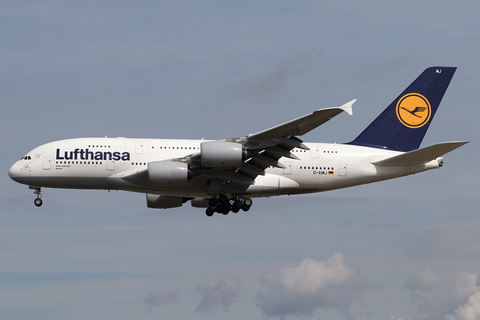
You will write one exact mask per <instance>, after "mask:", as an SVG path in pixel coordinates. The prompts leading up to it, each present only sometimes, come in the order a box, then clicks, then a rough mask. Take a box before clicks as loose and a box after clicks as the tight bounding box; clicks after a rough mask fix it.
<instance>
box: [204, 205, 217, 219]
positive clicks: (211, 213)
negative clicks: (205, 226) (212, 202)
mask: <svg viewBox="0 0 480 320" xmlns="http://www.w3.org/2000/svg"><path fill="white" fill-rule="evenodd" d="M214 213H215V210H214V209H213V208H212V207H208V208H207V210H206V211H205V214H206V215H207V216H209V217H211V216H213V214H214Z"/></svg>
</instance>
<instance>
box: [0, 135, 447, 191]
mask: <svg viewBox="0 0 480 320" xmlns="http://www.w3.org/2000/svg"><path fill="white" fill-rule="evenodd" d="M202 142H206V141H205V140H171V139H127V138H79V139H68V140H60V141H55V142H51V143H47V144H44V145H42V146H40V147H37V148H35V149H33V150H32V151H30V152H29V153H28V154H27V156H25V157H24V158H23V159H22V160H19V161H17V162H16V163H15V164H14V165H13V166H12V167H11V168H10V171H9V175H10V176H11V177H12V179H14V180H15V181H17V182H20V183H23V184H27V185H31V186H34V187H50V188H72V189H117V190H126V191H132V192H141V193H151V194H162V195H171V196H181V197H204V198H208V197H211V196H212V195H214V194H215V190H213V189H212V188H211V186H209V185H208V181H209V180H210V179H211V177H203V176H199V177H195V178H193V179H192V180H189V181H188V182H187V183H186V184H183V185H180V186H174V187H173V186H172V187H163V188H162V187H158V186H151V185H149V184H148V183H146V181H147V179H146V171H147V168H148V163H149V162H152V161H160V160H167V159H175V158H183V157H185V156H188V155H191V154H196V153H199V152H200V144H201V143H202ZM305 145H306V146H307V147H308V148H310V150H302V149H293V150H292V153H293V154H294V155H295V156H297V157H298V158H299V159H298V160H293V159H289V158H281V159H280V160H279V162H280V163H282V164H283V165H284V166H285V167H286V168H285V169H280V168H272V167H270V168H267V169H266V170H265V175H260V176H258V177H256V179H255V183H254V184H252V185H250V186H249V187H248V189H247V190H246V191H244V192H242V194H243V195H248V196H249V197H266V196H274V195H283V194H301V193H312V192H320V191H327V190H333V189H339V188H345V187H350V186H355V185H360V184H365V183H371V182H375V181H380V180H385V179H391V178H396V177H400V176H404V175H409V174H413V173H417V172H420V171H425V170H428V169H433V168H437V167H439V166H440V163H439V161H437V160H433V161H430V162H428V163H426V164H422V165H416V166H399V167H391V166H390V167H382V166H376V165H374V164H372V162H375V161H379V160H382V159H386V158H390V157H392V156H396V155H399V154H401V153H402V152H397V151H389V150H382V149H378V148H370V147H361V146H355V145H348V144H327V143H305ZM126 176H128V177H129V178H128V179H124V178H125V177H126ZM122 177H123V178H122ZM223 193H225V194H235V193H236V191H235V190H234V189H232V190H229V189H228V187H227V189H225V190H224V192H223Z"/></svg>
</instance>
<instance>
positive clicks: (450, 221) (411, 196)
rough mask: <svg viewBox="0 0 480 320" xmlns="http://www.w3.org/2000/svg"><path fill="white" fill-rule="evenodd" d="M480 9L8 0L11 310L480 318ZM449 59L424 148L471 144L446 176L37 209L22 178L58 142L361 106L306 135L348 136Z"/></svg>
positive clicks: (2, 234)
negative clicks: (155, 203)
mask: <svg viewBox="0 0 480 320" xmlns="http://www.w3.org/2000/svg"><path fill="white" fill-rule="evenodd" d="M479 9H480V6H479V4H478V3H477V2H475V1H460V2H454V1H442V0H441V1H424V2H418V1H402V2H397V1H384V2H378V1H362V2H357V1H349V0H346V1H322V2H318V1H261V2H258V1H242V2H225V1H204V2H198V1H161V2H152V1H141V2H135V3H134V2H129V1H120V2H119V1H102V2H101V3H98V2H95V1H76V2H69V1H35V2H29V1H22V2H18V1H4V2H3V3H2V10H1V12H0V42H1V43H2V46H1V48H0V52H1V56H2V59H1V60H0V73H1V77H0V96H1V97H2V99H1V101H2V103H1V108H2V117H0V133H1V135H0V139H1V142H2V146H3V152H2V157H1V158H0V163H1V168H3V171H4V175H3V176H2V177H1V180H0V190H1V191H2V195H1V196H0V217H1V221H2V223H1V224H0V257H1V264H0V317H2V318H8V319H31V318H33V317H35V318H36V319H85V318H89V319H158V318H174V319H192V318H196V319H207V318H208V319H247V318H248V319H261V318H271V319H294V318H297V317H298V318H299V319H375V320H377V319H387V320H400V319H403V320H407V319H408V320H416V319H445V320H453V319H455V320H467V319H468V320H470V319H478V318H479V317H480V280H478V275H479V273H480V267H479V265H480V245H479V244H480V236H479V235H478V232H477V226H478V223H479V222H480V217H479V216H478V212H479V207H480V197H479V194H478V190H480V188H479V187H480V186H479V182H478V176H479V169H478V167H476V166H475V159H477V158H478V157H479V156H480V154H479V150H478V142H479V139H478V136H479V133H480V130H479V127H478V120H477V119H478V118H479V117H480V109H479V108H477V100H478V99H476V97H477V94H478V88H477V87H478V83H480V63H479V59H478V52H479V45H478V43H480V41H479V40H480V32H479V31H478V30H480V22H479V20H478V12H479ZM434 65H445V66H455V67H458V69H457V72H456V74H455V76H454V78H453V80H452V82H451V85H450V87H449V89H448V90H447V93H446V95H445V97H444V99H443V101H442V104H441V105H440V109H439V110H438V112H437V114H436V116H435V119H434V121H433V123H432V125H431V126H430V129H429V131H428V133H427V135H426V137H425V139H424V141H423V144H422V145H423V146H427V145H430V144H433V143H437V142H442V141H452V140H468V141H471V142H470V143H469V144H467V145H466V146H464V147H462V148H460V149H458V150H455V151H454V152H452V153H450V154H448V155H447V156H445V166H444V167H443V168H441V169H440V170H432V171H429V172H425V173H421V174H417V175H414V176H409V177H405V178H400V179H396V180H392V181H385V182H380V183H376V184H371V185H366V186H360V187H354V188H350V189H345V190H338V191H333V192H328V193H323V194H315V195H308V196H292V197H287V196H286V197H276V198H269V199H255V200H254V205H253V207H252V209H251V210H250V211H249V212H248V213H242V214H236V215H235V214H230V215H228V216H220V215H215V216H213V217H212V218H207V217H206V216H205V214H204V211H203V210H201V209H200V210H199V209H194V208H191V207H190V206H189V205H186V206H185V207H183V208H180V209H172V210H168V211H163V210H161V211H157V210H152V209H148V208H147V207H146V203H145V196H144V195H142V194H133V193H126V192H110V193H109V192H108V191H84V190H54V189H45V190H44V192H43V200H44V205H43V206H42V207H41V208H36V207H35V206H34V205H33V199H34V195H33V194H32V192H31V190H28V188H27V187H26V186H23V185H19V184H16V183H15V182H13V181H11V180H10V179H9V177H8V175H7V171H8V168H9V167H10V165H11V164H13V163H14V162H15V161H16V160H18V159H20V158H21V157H22V156H23V155H25V154H26V152H28V151H29V150H31V149H33V148H34V147H36V146H38V145H41V144H43V143H46V142H50V141H54V140H59V139H66V138H75V137H90V136H99V137H104V136H105V135H108V136H111V137H115V136H124V137H135V138H136V137H145V138H192V139H195V138H202V137H204V138H206V139H222V138H230V137H237V136H244V135H246V134H248V133H253V132H258V131H261V130H263V129H266V128H269V127H272V126H274V125H277V124H279V123H283V122H285V121H288V120H290V119H293V118H296V117H299V116H302V115H304V114H306V113H309V112H311V111H313V110H316V109H319V108H324V107H329V106H338V105H341V104H344V103H346V102H347V101H350V100H351V99H358V101H357V102H356V103H355V105H354V107H353V109H354V115H353V116H348V115H346V114H342V115H339V116H338V117H336V118H335V119H334V120H332V121H330V122H328V123H327V124H325V125H323V126H321V127H320V128H318V129H316V130H314V131H312V132H310V133H309V134H308V135H306V136H305V137H304V140H305V141H318V142H339V143H341V142H348V141H351V140H353V139H354V138H355V137H356V136H357V135H358V134H359V133H360V132H361V131H362V130H363V129H364V128H365V127H366V126H367V125H368V124H369V123H370V122H371V121H372V120H373V119H374V118H375V117H376V116H377V115H378V114H379V113H380V112H381V111H383V109H384V108H385V107H386V106H387V105H388V104H389V103H390V102H391V101H392V100H393V99H394V98H395V97H396V96H397V95H398V94H399V93H401V92H402V91H403V89H404V88H406V86H407V85H409V84H410V83H411V82H412V81H413V80H414V79H415V78H416V77H417V76H418V75H419V74H420V73H421V72H422V71H423V70H424V69H425V68H427V67H430V66H434ZM292 279H293V280H294V281H293V280H292ZM292 281H293V282H292ZM295 283H296V285H295ZM306 288H308V290H307V289H306Z"/></svg>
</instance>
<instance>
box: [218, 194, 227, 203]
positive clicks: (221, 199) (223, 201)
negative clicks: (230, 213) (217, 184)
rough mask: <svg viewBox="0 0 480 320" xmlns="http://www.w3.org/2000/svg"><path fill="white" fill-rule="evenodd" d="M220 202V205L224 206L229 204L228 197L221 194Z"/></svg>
mask: <svg viewBox="0 0 480 320" xmlns="http://www.w3.org/2000/svg"><path fill="white" fill-rule="evenodd" d="M218 201H220V203H222V204H224V205H225V204H228V203H229V202H228V197H227V196H226V195H224V194H221V195H220V196H219V197H218Z"/></svg>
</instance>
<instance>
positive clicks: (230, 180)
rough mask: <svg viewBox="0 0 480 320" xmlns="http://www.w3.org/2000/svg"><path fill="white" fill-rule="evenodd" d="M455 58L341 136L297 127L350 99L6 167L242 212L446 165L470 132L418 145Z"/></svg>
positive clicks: (31, 176) (156, 199) (32, 176)
mask: <svg viewBox="0 0 480 320" xmlns="http://www.w3.org/2000/svg"><path fill="white" fill-rule="evenodd" d="M455 71H456V68H455V67H430V68H427V69H426V70H425V71H424V72H423V73H422V74H420V76H418V78H417V79H416V80H414V81H413V82H412V84H411V85H410V86H408V87H407V89H405V90H404V91H403V92H402V93H401V94H400V95H399V96H398V97H397V98H396V99H395V100H394V101H393V102H392V103H391V104H390V105H389V106H388V107H387V108H386V109H385V110H384V111H383V112H382V113H381V114H380V115H379V116H378V117H377V118H376V119H375V120H374V121H373V122H372V123H371V124H370V125H369V126H368V127H367V128H366V129H365V130H364V131H363V132H362V133H360V135H359V136H358V137H357V138H355V139H354V140H353V141H351V142H348V143H343V144H342V143H338V144H337V143H335V144H329V143H307V142H303V141H302V140H301V139H300V138H299V136H302V135H304V134H306V133H307V132H310V131H311V130H313V129H315V128H317V127H318V126H320V125H322V124H323V123H325V122H327V121H329V120H330V119H332V118H333V117H335V116H337V115H338V114H340V113H342V112H346V113H348V114H350V115H352V105H353V103H354V102H355V101H356V100H352V101H350V102H348V103H346V104H344V105H342V106H339V107H331V108H325V109H319V110H316V111H314V112H313V113H310V114H307V115H305V116H303V117H300V118H297V119H294V120H291V121H288V122H286V123H284V124H281V125H278V126H275V127H272V128H270V129H267V130H263V131H259V132H256V133H252V134H248V135H246V136H244V137H238V138H231V139H223V140H203V139H202V140H173V139H127V138H107V137H105V138H79V139H67V140H60V141H55V142H50V143H47V144H44V145H41V146H39V147H37V148H35V149H33V150H32V151H30V152H28V153H27V155H26V156H24V157H23V158H22V159H21V160H19V161H17V162H16V163H15V164H13V165H12V167H11V168H10V170H9V172H8V174H9V176H10V178H12V179H13V180H14V181H16V182H18V183H22V184H25V185H28V186H29V187H30V189H33V190H35V191H34V194H36V196H37V197H36V198H35V200H34V203H35V205H36V206H37V207H40V206H41V205H42V203H43V201H42V199H41V196H42V194H41V188H42V187H47V188H68V189H100V190H102V189H103V190H124V191H131V192H140V193H145V194H146V198H147V206H148V207H149V208H163V209H167V208H175V207H181V206H182V205H183V204H184V203H186V202H187V201H190V202H191V205H192V206H193V207H197V208H205V209H206V211H205V212H206V215H207V216H212V215H213V214H214V213H215V212H217V213H220V214H224V215H226V214H228V213H229V212H234V213H236V212H239V211H240V210H243V211H248V210H249V209H250V207H251V205H252V198H258V197H271V196H280V195H295V194H307V193H315V192H322V191H328V190H335V189H340V188H346V187H351V186H356V185H362V184H367V183H372V182H377V181H382V180H387V179H393V178H397V177H402V176H406V175H410V174H415V173H418V172H422V171H426V170H430V169H434V168H439V167H442V166H443V157H442V156H443V155H445V154H446V153H448V152H450V151H453V150H454V149H456V148H459V147H461V146H463V145H464V144H466V143H468V141H452V142H443V143H438V144H434V145H431V146H427V147H423V148H419V147H420V144H421V142H422V140H423V137H424V136H425V133H426V132H427V129H428V127H429V126H430V123H431V122H432V119H433V117H434V115H435V113H436V111H437V108H438V106H439V104H440V102H441V100H442V98H443V96H444V94H445V91H446V89H447V87H448V85H449V83H450V81H451V79H452V77H453V75H454V73H455Z"/></svg>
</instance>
